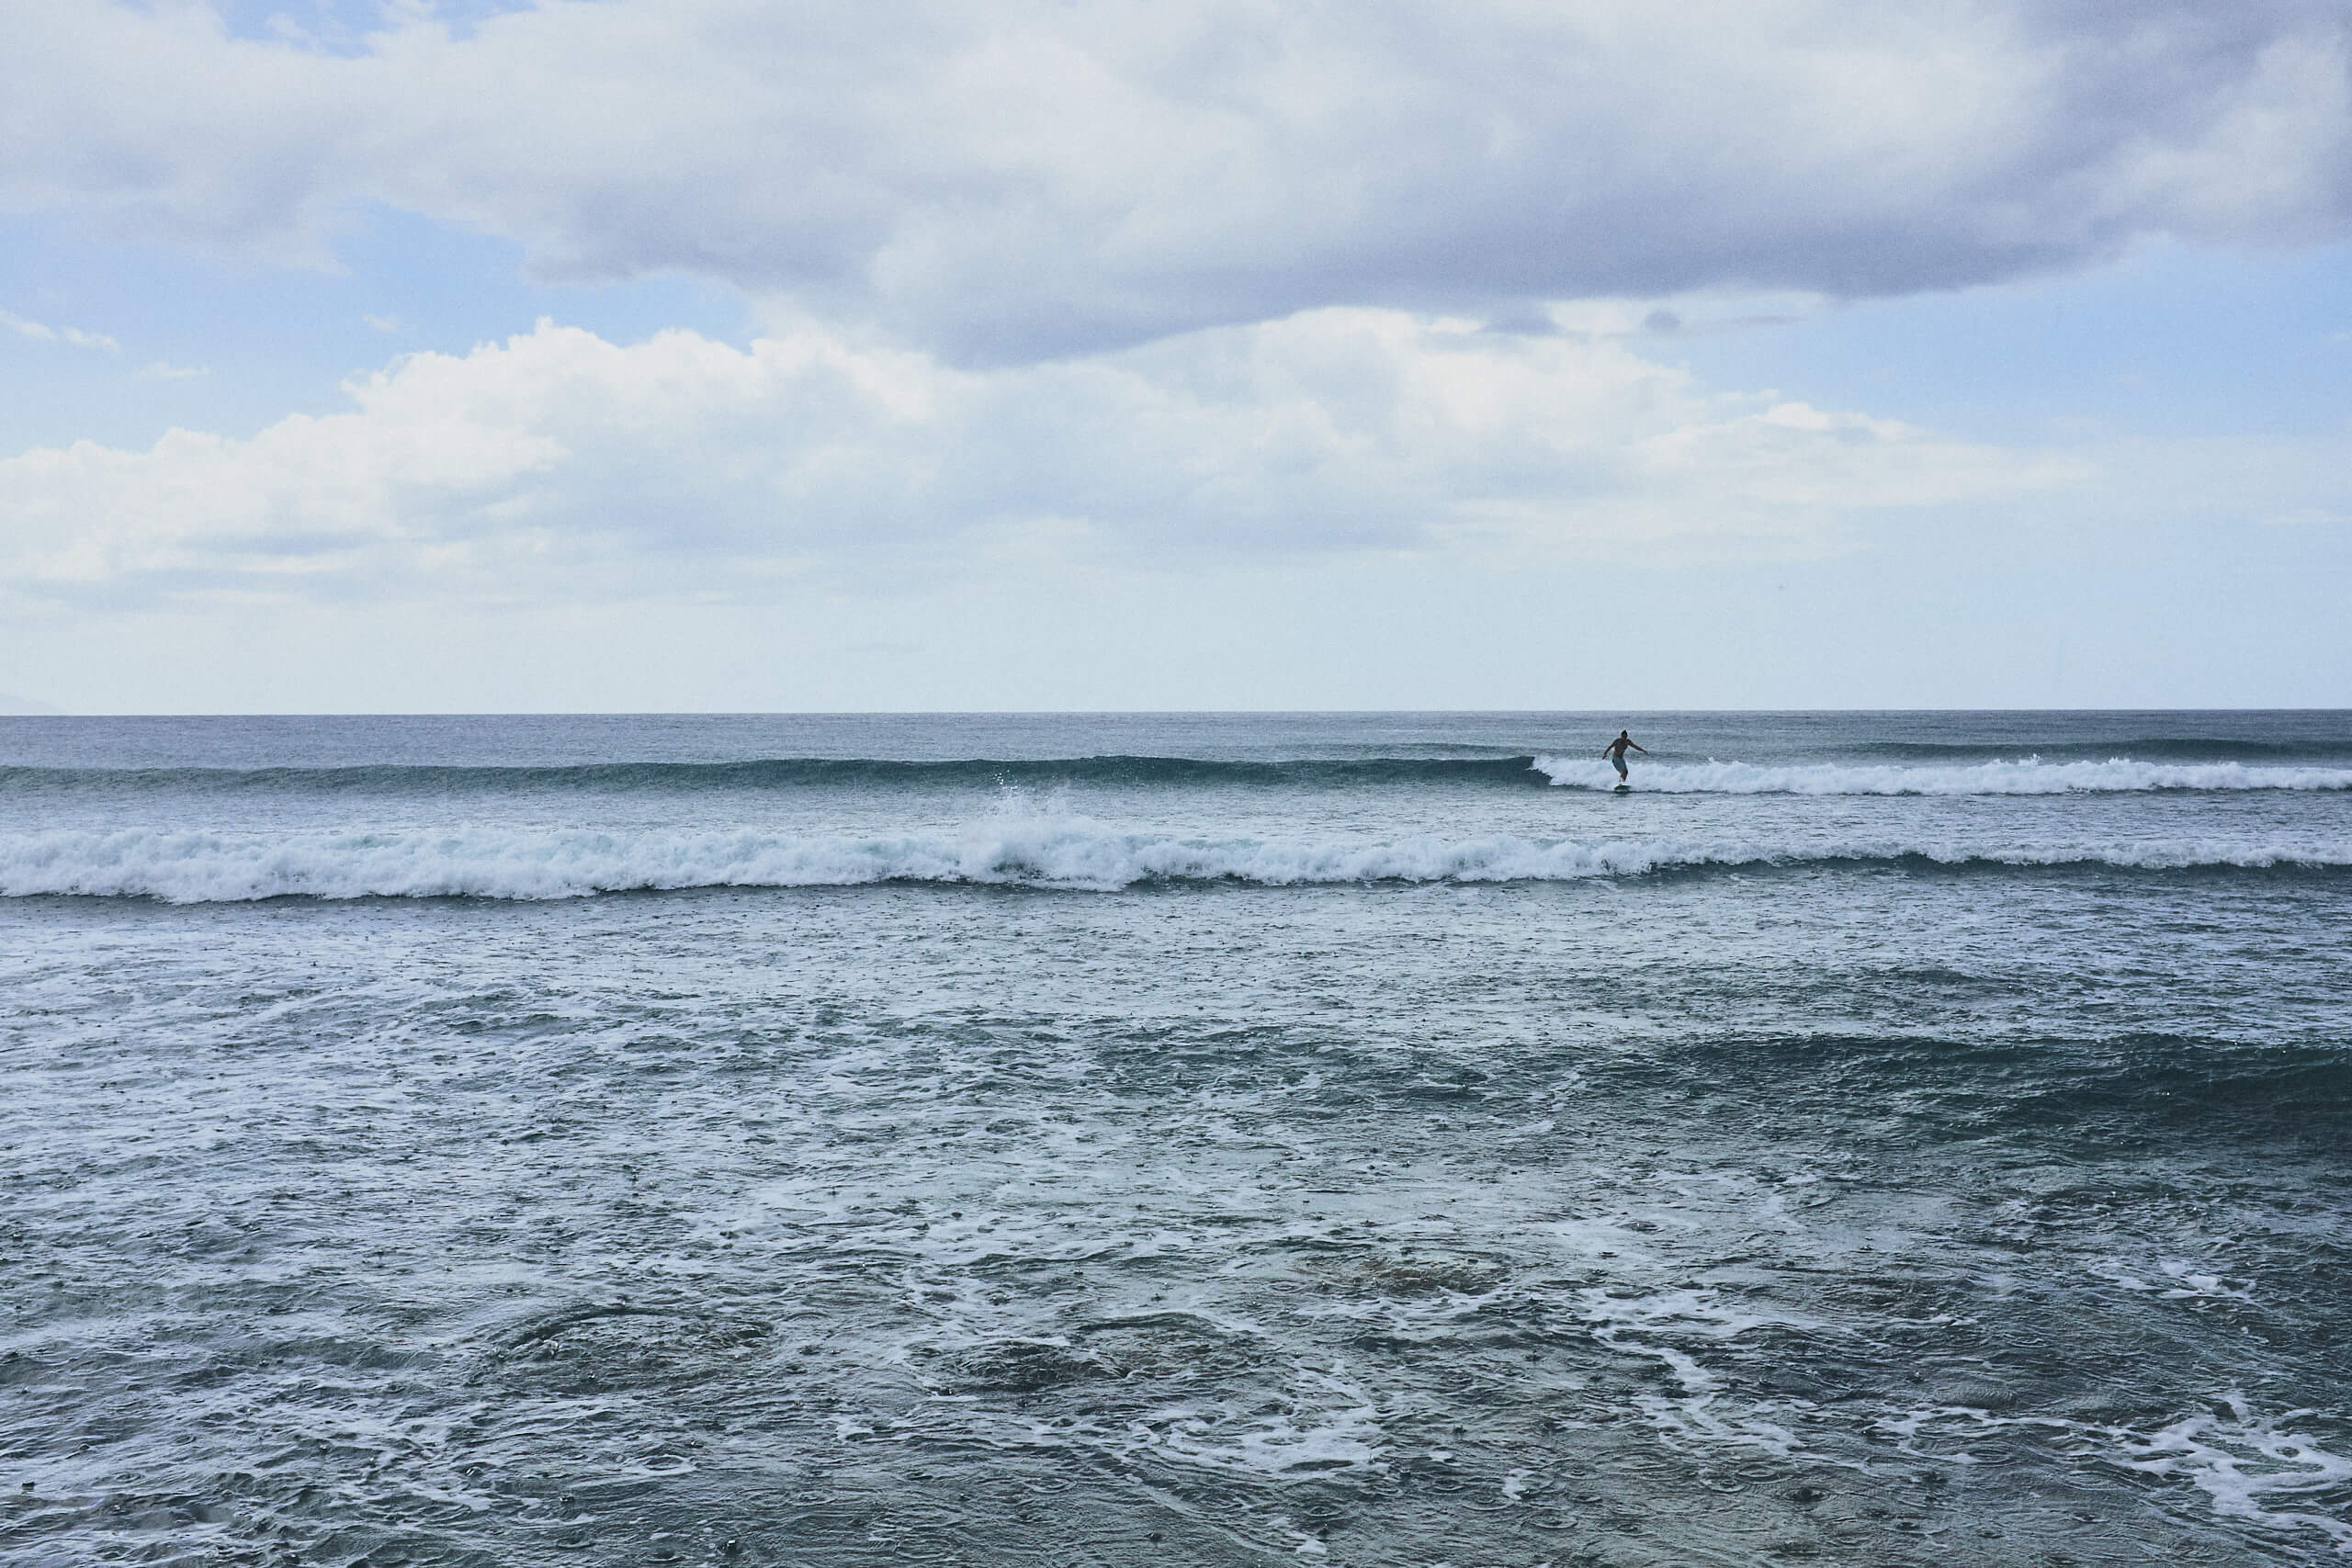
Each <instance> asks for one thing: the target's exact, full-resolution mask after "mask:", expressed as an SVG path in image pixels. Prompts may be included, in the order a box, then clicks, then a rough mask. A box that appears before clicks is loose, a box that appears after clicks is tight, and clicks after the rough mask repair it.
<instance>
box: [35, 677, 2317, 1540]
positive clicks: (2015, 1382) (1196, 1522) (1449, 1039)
mask: <svg viewBox="0 0 2352 1568" xmlns="http://www.w3.org/2000/svg"><path fill="white" fill-rule="evenodd" d="M1604 719H1605V722H1604ZM1621 722H1623V720H1622V719H1621V718H1620V717H1619V716H1601V717H1585V718H1577V717H1562V716H1525V715H1521V716H1361V717H1339V718H1335V717H1328V716H1326V717H1314V716H1309V717H1299V718H1283V717H1250V718H1227V719H1218V718H1186V719H1148V718H1120V719H1085V718H1059V719H1034V720H1012V719H957V718H937V719H916V718H901V719H808V720H794V719H782V718H778V719H742V720H728V719H707V720H687V719H643V720H632V719H598V720H585V719H582V720H495V719H475V720H327V721H307V722H303V721H255V720H211V721H200V720H184V721H100V720H0V893H5V894H6V895H8V896H7V897H0V982H5V984H6V998H7V1000H6V1008H5V1011H4V1012H0V1031H4V1032H0V1066H5V1068H6V1085H7V1089H8V1092H7V1093H6V1095H5V1096H0V1258H5V1264H4V1265H0V1269H5V1271H4V1272H0V1288H5V1298H0V1456H5V1457H0V1466H5V1467H6V1468H5V1469H4V1470H0V1558H5V1559H6V1561H9V1562H40V1563H51V1562H56V1563H81V1562H172V1561H186V1562H250V1563H277V1562H318V1563H354V1562H369V1563H393V1562H408V1563H437V1562H447V1563H482V1564H492V1563H495V1564H529V1563H539V1562H566V1563H580V1562H610V1563H641V1562H722V1563H755V1562H764V1563H778V1564H786V1563H789V1564H804V1563H805V1564H834V1563H841V1564H847V1563H880V1562H910V1563H912V1562H922V1563H937V1562H966V1563H974V1564H981V1563H989V1564H993V1563H1008V1564H1010V1563H1020V1564H1029V1563H1039V1564H1045V1563H1052V1564H1064V1563H1088V1562H1102V1563H1129V1562H1184V1563H1226V1562H1235V1563H1239V1562H1294V1561H1306V1562H1329V1563H1363V1564H1390V1563H1395V1564H1408V1563H1409V1564H1429V1563H1436V1562H1446V1563H1451V1564H1453V1565H1454V1568H1466V1565H1469V1564H1503V1563H1509V1564H1535V1563H1541V1562H1551V1563H1555V1564H1562V1565H1565V1564H1568V1563H1705V1562H1719V1563H1780V1562H1802V1561H1805V1560H1809V1559H1810V1560H1817V1561H1823V1562H1867V1563H1917V1564H1928V1563H1954V1562H1957V1563H1985V1564H1994V1563H2002V1564H2007V1563H2052V1564H2054V1563H2058V1562H2075V1563H2108V1562H2140V1561H2164V1562H2191V1563H2194V1562H2213V1563H2235V1562H2342V1561H2345V1560H2346V1558H2347V1557H2352V1308H2347V1305H2346V1303H2347V1300H2352V1296H2348V1295H2347V1285H2352V1277H2347V1262H2352V1250H2348V1249H2347V1239H2348V1238H2352V1232H2347V1227H2346V1219H2347V1214H2346V1209H2347V1205H2352V1198H2347V1183H2346V1178H2347V1175H2352V1157H2348V1156H2352V1146H2347V1127H2352V1122H2347V1119H2346V1112H2347V1111H2352V983H2348V982H2352V974H2348V973H2347V968H2352V965H2348V964H2347V959H2346V953H2347V952H2352V909H2348V908H2347V901H2346V893H2347V891H2352V823H2348V822H2347V812H2352V716H2344V715H2312V714H2273V715H2262V714H2231V715H2180V714H2166V715H2091V716H2084V715H2022V716H2020V715H1980V716H1900V715H1889V716H1819V715H1814V716H1758V717H1752V718H1736V717H1725V716H1676V715H1665V716H1653V717H1650V718H1648V719H1646V720H1640V721H1635V722H1634V726H1633V728H1634V736H1635V738H1636V739H1639V740H1641V741H1642V742H1643V743H1644V744H1645V745H1649V746H1651V747H1652V748H1653V749H1654V750H1655V751H1656V753H1657V755H1656V756H1655V757H1653V758H1647V759H1645V758H1640V757H1636V758H1635V759H1634V782H1635V784H1636V785H1637V786H1638V787H1637V790H1636V793H1634V795H1628V796H1623V797H1618V796H1614V795H1610V794H1608V793H1606V792H1605V789H1597V788H1595V787H1593V786H1595V785H1600V784H1606V783H1607V782H1608V781H1607V779H1606V778H1605V777H1604V776H1603V775H1602V774H1601V773H1600V764H1599V761H1598V759H1597V757H1594V756H1592V755H1591V753H1592V752H1593V751H1594V750H1597V748H1598V746H1599V744H1600V740H1601V739H1605V737H1606V736H1607V735H1608V734H1611V733H1613V732H1614V729H1615V728H1617V725H1618V724H1619V723H1621Z"/></svg>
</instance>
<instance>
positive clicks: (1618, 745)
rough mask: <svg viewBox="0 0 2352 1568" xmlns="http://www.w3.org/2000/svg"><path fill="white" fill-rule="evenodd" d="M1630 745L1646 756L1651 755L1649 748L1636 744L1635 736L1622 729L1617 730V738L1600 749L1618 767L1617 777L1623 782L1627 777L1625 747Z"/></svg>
mask: <svg viewBox="0 0 2352 1568" xmlns="http://www.w3.org/2000/svg"><path fill="white" fill-rule="evenodd" d="M1629 746H1631V747H1633V749H1634V750H1636V751H1639V752H1641V754H1642V755H1643V756H1645V757H1646V756H1648V755H1649V751H1648V750H1647V748H1645V747H1641V746H1634V738H1633V737H1632V736H1631V735H1628V734H1627V733H1625V731H1623V730H1622V729H1621V730H1619V731H1618V732H1617V739H1614V740H1611V742H1610V743H1609V744H1608V745H1606V746H1603V747H1602V748H1601V749H1600V754H1601V755H1602V756H1604V757H1606V758H1608V759H1609V761H1610V762H1611V764H1612V765H1614V766H1615V768H1616V769H1617V777H1618V779H1619V781H1620V782H1621V783H1622V782H1623V779H1624V777H1625V749H1626V748H1627V747H1629Z"/></svg>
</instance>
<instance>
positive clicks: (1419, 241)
mask: <svg viewBox="0 0 2352 1568" xmlns="http://www.w3.org/2000/svg"><path fill="white" fill-rule="evenodd" d="M2347 586H2352V8H2347V7H2346V6H2344V5H2343V4H2342V3H2341V0H2232V3H2231V4H2229V5H2226V6H2215V5H2212V4H2211V0H2178V3H2176V0H2141V3H2138V4H2134V5H2131V6H2116V5H2112V4H2106V3H2099V0H2015V3H2010V4H1973V3H1968V0H1921V3H1916V4H1888V3H1887V0H1877V3H1873V4H1849V3H1844V0H1837V3H1831V0H1690V3H1687V4H1683V5H1679V6H1658V5H1657V4H1655V3H1653V0H1548V3H1547V0H1453V4H1451V5H1447V6H1431V5H1426V4H1423V5H1416V6H1404V5H1397V4H1390V3H1387V0H1350V3H1348V4H1324V3H1321V0H1280V3H1261V0H1194V3H1192V4H1183V5H1170V4H1166V3H1164V0H1162V3H1159V4H1143V3H1141V0H1133V3H1121V0H1103V3H1097V4H1085V5H1081V4H1076V3H1066V0H956V3H955V4H933V3H930V0H905V3H900V4H876V3H874V0H860V3H857V4H847V3H840V4H836V3H832V0H798V3H795V4H790V5H778V4H775V3H774V0H555V3H548V4H538V5H513V6H491V5H482V4H479V3H476V0H464V3H458V4H436V3H435V0H396V3H394V4H390V5H381V6H379V5H374V4H358V3H346V0H293V3H292V4H290V5H288V6H277V5H274V4H270V3H268V0H234V3H230V4H219V5H209V4H203V3H198V0H147V3H142V4H119V3H114V0H11V3H10V4H9V5H8V6H6V7H0V712H5V711H17V712H24V711H62V712H69V713H141V712H153V713H210V712H460V711H472V712H485V711H486V712H515V711H577V712H594V711H845V710H861V709H898V710H1008V709H1186V708H1193V709H1197V708H1211V709H1216V708H1260V709H1264V708H1272V709H1305V708H1316V709H1320V708H1544V709H1561V708H1569V709H1602V708H1624V709H1651V708H1662V707H1682V708H1717V707H1768V708H1796V707H1949V706H2019V707H2068V706H2087V707H2164V706H2240V705H2252V706H2269V705H2276V706H2346V705H2352V633H2347V630H2346V627H2347V626H2352V615H2347V614H2346V611H2345V608H2344V602H2345V600H2346V588H2347Z"/></svg>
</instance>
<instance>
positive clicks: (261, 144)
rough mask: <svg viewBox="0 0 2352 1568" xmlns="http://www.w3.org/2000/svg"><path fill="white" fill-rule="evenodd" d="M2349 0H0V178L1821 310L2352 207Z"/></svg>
mask: <svg viewBox="0 0 2352 1568" xmlns="http://www.w3.org/2000/svg"><path fill="white" fill-rule="evenodd" d="M2347 73H2352V12H2347V10H2346V8H2345V6H2343V5H2342V4H2340V0H2232V3H2231V4H2228V5H2219V6H2217V5H2213V4H2211V3H2210V0H2149V3H2144V4H2134V5H2128V6H2120V5H2109V4H2087V3H2083V0H2008V3H1997V0H1975V3H1969V0H1962V3H1959V4H1951V5H1936V6H1899V5H1898V6H1889V5H1886V4H1883V3H1873V0H1693V3H1691V4H1685V5H1679V6H1657V5H1655V4H1648V3H1645V0H1459V3H1457V4H1455V5H1452V6H1424V5H1412V6H1407V5H1403V4H1397V3H1383V0H1348V3H1344V4H1343V3H1340V0H1200V3H1198V4H1193V5H1187V6H1153V5H1146V4H1142V3H1141V0H1127V3H1114V4H1106V5H1099V6H1069V5H1065V4H1062V3H1060V0H954V3H952V4H951V3H949V0H910V3H908V4H905V5H900V6H890V7H886V8H877V7H875V6H871V5H868V4H865V3H863V0H810V3H807V4H797V5H790V6H778V5H775V4H772V3H770V0H658V3H657V0H548V3H544V4H541V5H538V6H534V7H532V8H530V9H527V10H524V11H520V12H515V13H513V14H509V15H504V16H499V17H492V18H491V19H488V20H486V21H483V22H481V24H480V25H479V26H478V27H475V28H471V29H469V30H463V31H458V30H453V29H452V28H449V27H447V26H446V25H444V24H443V23H441V22H439V21H436V20H435V19H434V17H432V15H431V14H430V12H429V11H428V10H426V9H424V7H421V6H412V7H407V8H395V9H392V10H390V11H388V12H387V20H386V22H385V23H384V25H383V27H382V28H381V30H379V31H377V32H375V33H373V34H371V35H369V36H368V38H367V39H366V40H365V43H364V47H363V48H361V49H360V50H358V51H356V52H354V53H348V54H330V53H328V52H325V51H319V50H314V49H309V48H306V47H304V45H303V44H302V43H301V42H300V40H299V39H240V38H234V37H232V36H230V34H229V33H228V32H227V30H226V29H225V28H223V26H222V25H221V24H220V20H219V18H218V17H216V15H215V14H214V13H213V12H212V11H211V10H209V9H208V8H206V7H204V6H200V5H197V4H193V3H192V0H153V4H150V5H144V6H130V5H115V4H106V3H103V0H15V3H13V4H11V5H10V6H6V7H5V8H0V205H5V206H7V207H11V208H14V209H18V210H30V209H66V210H74V211H78V212H81V213H84V214H85V215H87V216H89V217H90V218H91V219H93V220H95V221H97V222H100V223H101V224H112V225H116V226H119V227H120V228H121V229H123V230H125V231H134V232H138V233H141V234H142V235H156V234H168V235H176V236H178V237H180V238H182V239H184V240H187V241H190V242H195V243H205V244H209V245H215V246H220V247H225V248H229V249H232V250H239V251H244V252H247V253H254V254H277V255H280V256H288V255H298V254H313V255H315V254H320V247H321V246H322V243H324V242H323V240H322V235H323V234H324V233H325V232H326V231H327V230H328V229H329V228H330V227H331V225H332V222H333V220H334V215H335V213H336V211H337V210H338V209H340V208H341V207H342V206H343V205H344V204H346V203H349V202H352V201H356V200H380V201H385V202H390V203H392V204H395V205H398V206H401V207H403V208H407V209H413V210H416V211H419V212H422V213H425V214H428V215H431V216H434V217H436V218H439V219H443V220H456V221H462V222H467V223H470V224H475V225H479V226H481V227H482V228H484V229H487V230H489V231H494V232H497V233H501V234H505V235H510V236H513V237H515V238H517V239H519V240H521V241H523V242H524V243H526V245H527V246H528V248H529V251H530V254H531V255H532V257H533V259H534V265H537V267H539V268H540V269H542V270H543V271H544V272H546V273H547V274H549V275H555V276H573V277H617V276H637V275H641V274H644V273H647V272H650V271H658V270H662V269H684V270H687V271H691V272H695V273H698V274H702V275H706V276H714V277H718V278H720V279H724V280H726V281H729V282H730V283H733V284H736V285H739V286H741V287H743V288H747V289H752V290H754V291H772V292H777V293H781V294H785V295H788V296H789V297H791V298H792V299H795V300H796V301H797V303H798V305H799V307H800V308H803V309H809V310H817V311H819V312H820V313H827V314H849V315H855V316H858V317H862V318H869V319H871V320H874V321H881V322H883V323H886V324H888V325H889V326H891V327H893V328H895V329H897V330H899V331H900V332H902V333H906V334H907V335H908V338H909V340H910V341H913V342H917V343H920V344H923V345H925V346H927V347H929V348H931V349H933V350H934V351H938V352H941V353H944V354H945V355H948V356H949V357H951V358H953V359H956V360H957V361H958V362H962V363H980V362H997V363H1012V362H1022V361H1027V360H1034V359H1035V358H1038V357H1043V356H1047V355H1054V354H1058V353H1064V352H1069V351H1072V350H1076V349H1083V348H1093V347H1101V346H1104V345H1109V344H1124V343H1136V342H1142V341H1146V340H1148V339H1150V338H1152V337H1155V336H1159V335H1162V334H1165V333H1173V332H1180V331H1185V330H1189V329H1192V328H1194V327H1198V326H1202V325H1207V324H1215V323H1223V322H1236V321H1260V320H1272V319H1275V318H1278V317H1282V316H1286V315H1289V314H1292V313H1295V312H1296V311H1298V310H1307V309H1313V308H1317V307H1322V306H1329V305H1335V304H1358V305H1361V304H1387V305H1393V306H1401V307H1406V308H1411V309H1418V310H1457V309H1458V310H1487V309H1499V308H1503V307H1504V306H1505V305H1506V304H1507V302H1508V301H1510V300H1513V299H1566V298H1577V297H1586V296H1591V295H1596V294H1633V295H1657V294H1662V293H1667V292H1672V291H1675V290H1679V289H1685V288H1703V287H1710V286H1723V287H1740V288H1804V289H1813V290H1818V291H1823V292H1826V293H1831V294H1841V295H1852V294H1868V293H1888V292H1901V291H1905V290H1910V289H1917V288H1937V287H1946V286H1952V285H1958V284H1964V283H1969V282H1973V281H1982V280H1985V279H1990V278H1996V277H2001V276H2015V275H2018V274H2019V273H2023V272H2029V271H2033V270H2036V269H2043V268H2050V267H2056V266H2063V265H2072V264H2076V263H2080V262H2083V261H2085V260H2089V259H2096V258H2098V257H2100V256H2103V255H2107V254H2111V253H2112V252H2113V251H2114V250H2115V249H2116V248H2117V247H2119V246H2120V245H2121V244H2123V243H2127V242H2128V241H2129V240H2131V238H2133V237H2135V236H2139V235H2144V234H2152V233H2168V234H2174V235H2180V236H2187V237H2189V238H2192V239H2200V240H2208V241H2218V242H2222V243H2294V242H2301V241H2307V240H2310V239H2312V238H2314V237H2317V236H2324V235H2332V234H2336V233H2340V232H2342V231H2343V230H2344V228H2345V226H2346V218H2347V214H2352V76H2348V74H2347Z"/></svg>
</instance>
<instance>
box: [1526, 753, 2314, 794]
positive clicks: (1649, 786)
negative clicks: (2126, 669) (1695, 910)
mask: <svg viewBox="0 0 2352 1568" xmlns="http://www.w3.org/2000/svg"><path fill="white" fill-rule="evenodd" d="M1534 766H1535V768H1536V769H1537V771H1539V772H1541V773H1544V774H1545V775H1547V776H1548V777H1549V778H1550V779H1551V780H1552V782H1553V783H1554V784H1562V785H1565V786H1566V787H1568V788H1571V789H1611V788H1614V787H1615V785H1616V784H1617V776H1616V774H1615V773H1614V772H1613V771H1612V770H1611V768H1610V766H1609V764H1608V763H1607V762H1605V761H1601V759H1600V758H1599V757H1598V756H1593V757H1537V758H1536V759H1535V760H1534ZM1634 778H1635V781H1636V782H1635V786H1634V787H1636V788H1638V789H1645V790H1648V791H1650V792H1651V793H1653V794H1659V795H2093V794H2117V793H2124V792H2131V791H2142V790H2345V789H2352V768H2309V767H2304V768H2296V767H2253V768H2250V767H2247V766H2246V765H2245V764H2244V763H2243V762H2143V761H2136V760H2134V759H2132V758H2130V757H2114V758H2110V759H2109V760H2108V761H2104V762H2045V761H2041V759H2039V758H2036V757H2025V758H2020V759H2018V760H2017V761H1988V762H1972V763H1963V764H1959V765H1955V766H1951V767H1926V768H1922V767H1902V766H1895V765H1891V764H1862V765H1853V764H1841V763H1810V764H1804V765H1797V766H1788V767H1768V766H1763V765H1760V764H1758V763H1755V762H1716V761H1706V762H1657V763H1651V764H1648V765H1644V764H1642V763H1641V761H1640V760H1639V759H1638V758H1637V759H1635V760H1634Z"/></svg>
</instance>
